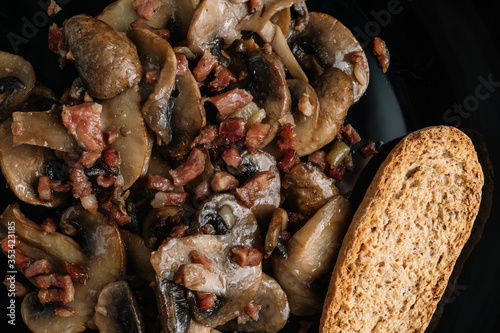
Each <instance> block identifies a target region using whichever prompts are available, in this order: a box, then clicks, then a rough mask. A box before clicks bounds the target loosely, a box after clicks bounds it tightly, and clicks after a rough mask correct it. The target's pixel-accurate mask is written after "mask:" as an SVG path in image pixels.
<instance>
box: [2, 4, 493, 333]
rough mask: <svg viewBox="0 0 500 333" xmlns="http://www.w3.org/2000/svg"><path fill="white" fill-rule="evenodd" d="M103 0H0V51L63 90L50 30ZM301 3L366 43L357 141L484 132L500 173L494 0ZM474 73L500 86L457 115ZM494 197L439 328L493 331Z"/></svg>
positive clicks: (66, 81)
mask: <svg viewBox="0 0 500 333" xmlns="http://www.w3.org/2000/svg"><path fill="white" fill-rule="evenodd" d="M110 2H111V1H108V0H106V1H102V0H92V1H79V0H64V1H61V2H60V4H61V6H62V8H63V11H62V12H61V13H59V14H57V15H56V16H55V17H53V18H49V19H47V20H44V19H43V17H44V16H43V15H42V14H41V13H43V10H42V9H41V8H42V7H40V5H39V4H43V3H48V1H47V0H40V1H36V0H16V1H6V0H1V1H0V4H1V5H2V6H0V50H2V51H7V52H12V53H17V54H20V55H22V56H24V57H25V58H26V59H27V60H29V61H30V62H31V63H32V64H33V66H34V68H35V71H36V74H37V79H38V81H39V82H40V83H42V84H45V85H47V86H49V87H51V88H52V89H54V91H55V92H56V94H58V95H60V94H61V93H62V92H63V91H64V90H65V89H67V88H68V87H69V86H70V84H71V81H72V78H73V77H74V75H75V73H74V70H73V69H72V67H71V66H68V67H67V68H66V69H64V70H62V71H61V70H60V69H59V67H58V63H57V57H56V56H55V55H53V54H52V53H51V52H50V51H48V49H47V33H48V27H49V26H50V24H52V22H56V23H57V24H58V25H59V26H61V24H62V22H63V20H64V19H66V18H68V17H70V16H72V15H74V14H77V13H87V14H89V15H96V14H98V13H99V12H100V11H101V10H102V8H104V7H105V5H106V4H108V3H110ZM307 4H308V6H309V8H310V10H318V11H324V12H327V13H329V14H331V15H333V16H335V17H336V18H338V19H339V20H340V21H341V22H343V23H344V24H345V25H346V26H347V27H348V28H350V29H351V30H352V31H353V33H354V34H355V35H356V36H361V37H360V42H361V43H362V44H363V45H365V44H366V48H365V50H366V52H367V55H369V54H370V55H369V61H370V69H371V73H370V74H371V79H370V81H371V82H370V86H369V88H368V90H367V92H366V95H365V96H364V97H363V98H362V99H361V100H360V101H359V102H358V103H357V104H355V105H354V106H353V107H351V110H350V111H349V115H348V121H349V122H351V123H352V124H353V126H354V127H355V128H356V129H357V130H358V131H359V132H360V134H361V135H362V137H363V138H367V139H371V140H373V141H382V142H388V141H391V140H393V139H396V138H399V137H401V136H403V135H405V134H406V133H408V132H410V131H413V130H416V129H419V128H422V127H426V126H430V125H437V124H445V125H451V126H458V127H460V128H464V129H469V128H472V129H476V130H478V131H479V132H480V133H481V134H482V135H483V136H484V137H485V140H486V145H487V147H488V150H489V155H490V158H491V161H492V164H493V166H494V169H495V173H496V174H500V170H499V167H498V166H499V165H500V161H499V156H500V149H499V146H500V140H499V138H498V137H497V135H498V133H499V132H500V127H499V126H500V121H499V112H500V87H499V86H498V85H500V69H499V68H500V64H499V62H500V52H499V51H500V50H499V46H500V37H499V36H500V24H499V17H498V15H500V1H496V0H474V1H460V2H459V1H452V0H444V1H430V0H421V1H416V0H415V1H410V0H400V1H394V0H393V1H387V0H381V1H379V0H375V1H373V0H372V1H369V0H358V1H354V0H336V1H319V0H310V1H308V2H307ZM391 10H392V13H391ZM387 14H389V15H387ZM23 18H24V20H23ZM35 18H36V19H38V21H36V20H35ZM26 21H28V22H31V23H38V26H36V25H35V26H34V27H35V29H36V30H33V29H32V30H30V31H28V30H26V27H25V26H26ZM23 26H24V27H25V28H24V29H25V30H24V31H23ZM27 31H28V33H26V32H27ZM360 32H362V33H363V34H364V35H363V34H361V33H360ZM9 33H11V38H12V36H13V35H12V34H17V35H18V36H24V37H26V38H25V40H24V42H23V43H21V44H19V45H18V47H17V48H15V47H14V45H13V44H12V42H11V41H10V40H9ZM365 36H366V40H372V39H373V37H374V36H380V37H381V38H382V39H384V40H385V41H386V43H387V45H388V48H389V50H390V52H391V67H390V68H389V71H388V73H387V74H386V75H384V74H382V73H381V71H380V69H379V68H378V67H377V63H376V59H375V58H374V57H373V56H372V55H371V52H369V49H370V45H369V44H367V43H364V41H365ZM24 37H23V38H24ZM480 77H482V78H484V79H488V77H490V79H491V80H492V81H494V82H499V83H498V84H497V87H493V88H492V91H493V92H492V93H491V94H490V95H489V96H488V98H486V99H484V100H481V101H479V104H478V107H477V108H473V109H472V110H471V112H470V113H468V114H464V115H462V116H460V115H458V114H457V113H453V108H454V105H463V103H464V100H465V101H466V100H468V101H470V100H471V96H472V97H473V96H474V95H475V91H476V88H477V87H478V86H479V85H481V81H480ZM493 89H494V90H493ZM481 92H485V90H484V89H483V90H481ZM0 188H1V189H2V190H0V210H3V209H4V208H5V206H6V205H7V204H8V203H10V202H12V201H13V200H14V199H13V198H12V195H11V194H10V191H9V190H7V189H5V180H4V179H3V178H0ZM499 199H500V198H499V195H498V193H494V197H493V208H492V211H491V216H490V218H489V220H488V222H487V223H486V226H485V229H484V232H483V235H482V239H481V241H480V242H479V244H478V245H477V246H476V247H475V248H474V250H473V251H472V253H471V255H470V257H469V259H468V260H467V262H466V263H465V266H464V269H463V271H462V274H461V275H460V278H459V280H458V283H457V285H458V288H457V289H456V290H455V292H454V294H453V298H452V300H451V301H450V302H449V304H447V305H446V307H445V311H444V314H443V317H442V319H441V321H440V323H439V325H438V327H437V328H436V332H454V333H455V332H485V333H489V332H500V246H499V244H500V241H499V239H500V223H499V222H500V221H499V219H500V210H499V207H498V204H499V203H500V200H499ZM2 260H4V257H2ZM2 267H5V261H3V262H2ZM3 271H5V269H2V273H1V274H0V279H2V280H3V278H4V276H5V272H3ZM0 290H1V295H2V305H1V306H2V310H0V313H2V314H3V313H4V311H5V310H4V309H5V306H4V304H6V303H5V302H6V297H5V296H6V293H5V288H3V287H2V288H0ZM17 303H18V304H20V301H19V300H18V302H17ZM17 313H18V316H17V323H18V325H19V324H21V318H20V313H19V311H18V312H17ZM0 323H1V324H0V327H2V328H3V327H7V324H6V319H5V317H4V316H3V315H2V318H1V319H0ZM16 327H17V328H18V329H19V332H21V331H23V329H22V327H21V326H16ZM9 329H10V327H9ZM9 331H10V330H9ZM16 331H17V330H16Z"/></svg>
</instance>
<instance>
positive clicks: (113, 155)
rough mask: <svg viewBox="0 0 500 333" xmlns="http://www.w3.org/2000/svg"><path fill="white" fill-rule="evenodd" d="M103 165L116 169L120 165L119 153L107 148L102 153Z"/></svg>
mask: <svg viewBox="0 0 500 333" xmlns="http://www.w3.org/2000/svg"><path fill="white" fill-rule="evenodd" d="M104 163H106V164H107V165H108V166H109V167H110V168H118V167H119V166H120V164H121V163H122V160H121V158H120V153H119V152H117V151H116V150H115V149H113V148H109V149H107V150H106V151H105V152H104Z"/></svg>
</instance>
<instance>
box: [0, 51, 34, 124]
mask: <svg viewBox="0 0 500 333" xmlns="http://www.w3.org/2000/svg"><path fill="white" fill-rule="evenodd" d="M0 63H1V64H2V66H0V121H1V120H5V119H7V118H8V117H9V116H10V114H11V112H12V111H15V109H16V108H18V107H20V106H21V104H22V103H23V102H24V101H25V100H26V99H28V96H29V94H30V92H31V90H32V89H33V87H34V86H35V71H34V70H33V66H31V64H30V63H29V62H28V61H26V60H24V59H23V57H21V56H18V55H15V54H11V53H7V52H3V51H0Z"/></svg>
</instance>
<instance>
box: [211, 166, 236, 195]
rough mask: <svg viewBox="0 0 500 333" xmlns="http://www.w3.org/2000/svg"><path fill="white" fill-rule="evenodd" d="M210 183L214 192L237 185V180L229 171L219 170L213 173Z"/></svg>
mask: <svg viewBox="0 0 500 333" xmlns="http://www.w3.org/2000/svg"><path fill="white" fill-rule="evenodd" d="M210 185H211V186H212V190H214V192H223V191H230V190H234V189H236V188H237V187H238V180H237V179H236V178H234V176H233V175H231V174H230V173H227V172H225V171H219V172H216V173H215V174H214V178H212V182H211V184H210Z"/></svg>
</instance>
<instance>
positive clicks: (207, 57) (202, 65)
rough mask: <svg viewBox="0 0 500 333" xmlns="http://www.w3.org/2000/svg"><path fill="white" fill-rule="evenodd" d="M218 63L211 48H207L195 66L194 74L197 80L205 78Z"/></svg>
mask: <svg viewBox="0 0 500 333" xmlns="http://www.w3.org/2000/svg"><path fill="white" fill-rule="evenodd" d="M216 65H217V59H216V58H215V57H214V55H213V54H212V53H211V52H210V49H206V50H205V52H204V53H203V56H202V57H201V59H200V60H199V61H198V64H196V67H195V68H193V75H194V78H195V79H196V81H198V82H201V81H203V80H205V79H206V78H207V76H208V75H209V74H210V72H211V71H212V69H214V68H215V66H216Z"/></svg>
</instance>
